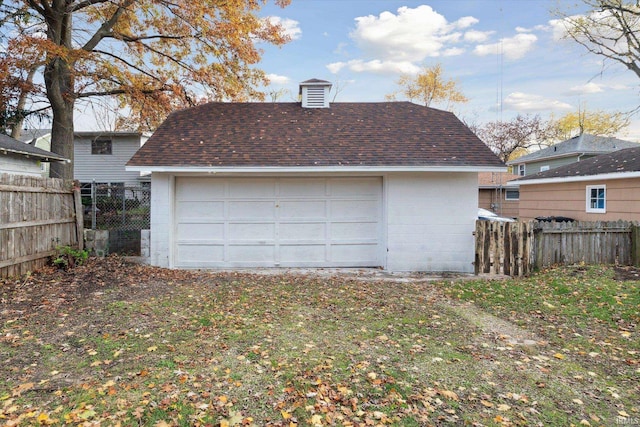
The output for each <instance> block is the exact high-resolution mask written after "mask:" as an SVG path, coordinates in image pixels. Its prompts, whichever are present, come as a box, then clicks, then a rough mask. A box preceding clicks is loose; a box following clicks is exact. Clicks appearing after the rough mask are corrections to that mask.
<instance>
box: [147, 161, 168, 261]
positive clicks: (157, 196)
mask: <svg viewBox="0 0 640 427" xmlns="http://www.w3.org/2000/svg"><path fill="white" fill-rule="evenodd" d="M151 188H152V191H151V242H150V243H151V249H150V259H149V262H150V263H151V265H157V266H158V267H170V266H171V263H170V259H169V255H170V253H171V247H170V245H171V230H172V229H173V224H172V223H173V215H172V204H171V200H172V198H173V177H172V176H171V175H168V174H161V173H154V174H152V176H151Z"/></svg>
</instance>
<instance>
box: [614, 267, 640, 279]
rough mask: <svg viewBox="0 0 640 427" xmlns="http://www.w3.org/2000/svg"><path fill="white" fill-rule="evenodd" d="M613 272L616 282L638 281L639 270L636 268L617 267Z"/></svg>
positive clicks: (639, 277) (639, 276)
mask: <svg viewBox="0 0 640 427" xmlns="http://www.w3.org/2000/svg"><path fill="white" fill-rule="evenodd" d="M614 271H615V276H614V277H615V279H616V280H618V281H627V280H640V268H638V267H633V266H627V265H625V266H620V265H617V266H616V267H615V270H614Z"/></svg>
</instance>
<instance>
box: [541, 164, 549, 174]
mask: <svg viewBox="0 0 640 427" xmlns="http://www.w3.org/2000/svg"><path fill="white" fill-rule="evenodd" d="M548 170H549V165H545V166H540V172H544V171H548Z"/></svg>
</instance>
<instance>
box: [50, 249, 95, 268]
mask: <svg viewBox="0 0 640 427" xmlns="http://www.w3.org/2000/svg"><path fill="white" fill-rule="evenodd" d="M88 257H89V252H87V251H84V250H80V249H74V248H72V247H71V246H58V247H56V255H54V256H53V259H52V261H51V262H52V263H53V265H55V266H56V267H58V268H61V269H63V270H68V269H70V268H74V267H75V266H77V265H82V263H84V262H85V261H86V260H87V258H88Z"/></svg>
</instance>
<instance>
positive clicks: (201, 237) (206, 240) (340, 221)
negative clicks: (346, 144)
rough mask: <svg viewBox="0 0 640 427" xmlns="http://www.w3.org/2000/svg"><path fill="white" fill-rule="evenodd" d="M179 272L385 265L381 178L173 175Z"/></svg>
mask: <svg viewBox="0 0 640 427" xmlns="http://www.w3.org/2000/svg"><path fill="white" fill-rule="evenodd" d="M176 200H177V203H176V209H175V218H176V226H175V230H176V236H175V240H174V242H175V246H174V248H175V255H174V258H173V260H174V261H173V263H174V265H176V266H178V267H195V268H197V267H269V266H283V267H305V266H309V267H332V266H336V267H338V266H340V267H367V266H379V265H381V264H382V262H381V261H380V259H381V258H382V254H381V252H382V250H381V245H380V232H381V226H380V221H381V216H382V213H381V212H382V208H381V206H382V179H381V178H380V177H366V178H253V179H245V178H183V177H178V178H176Z"/></svg>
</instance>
